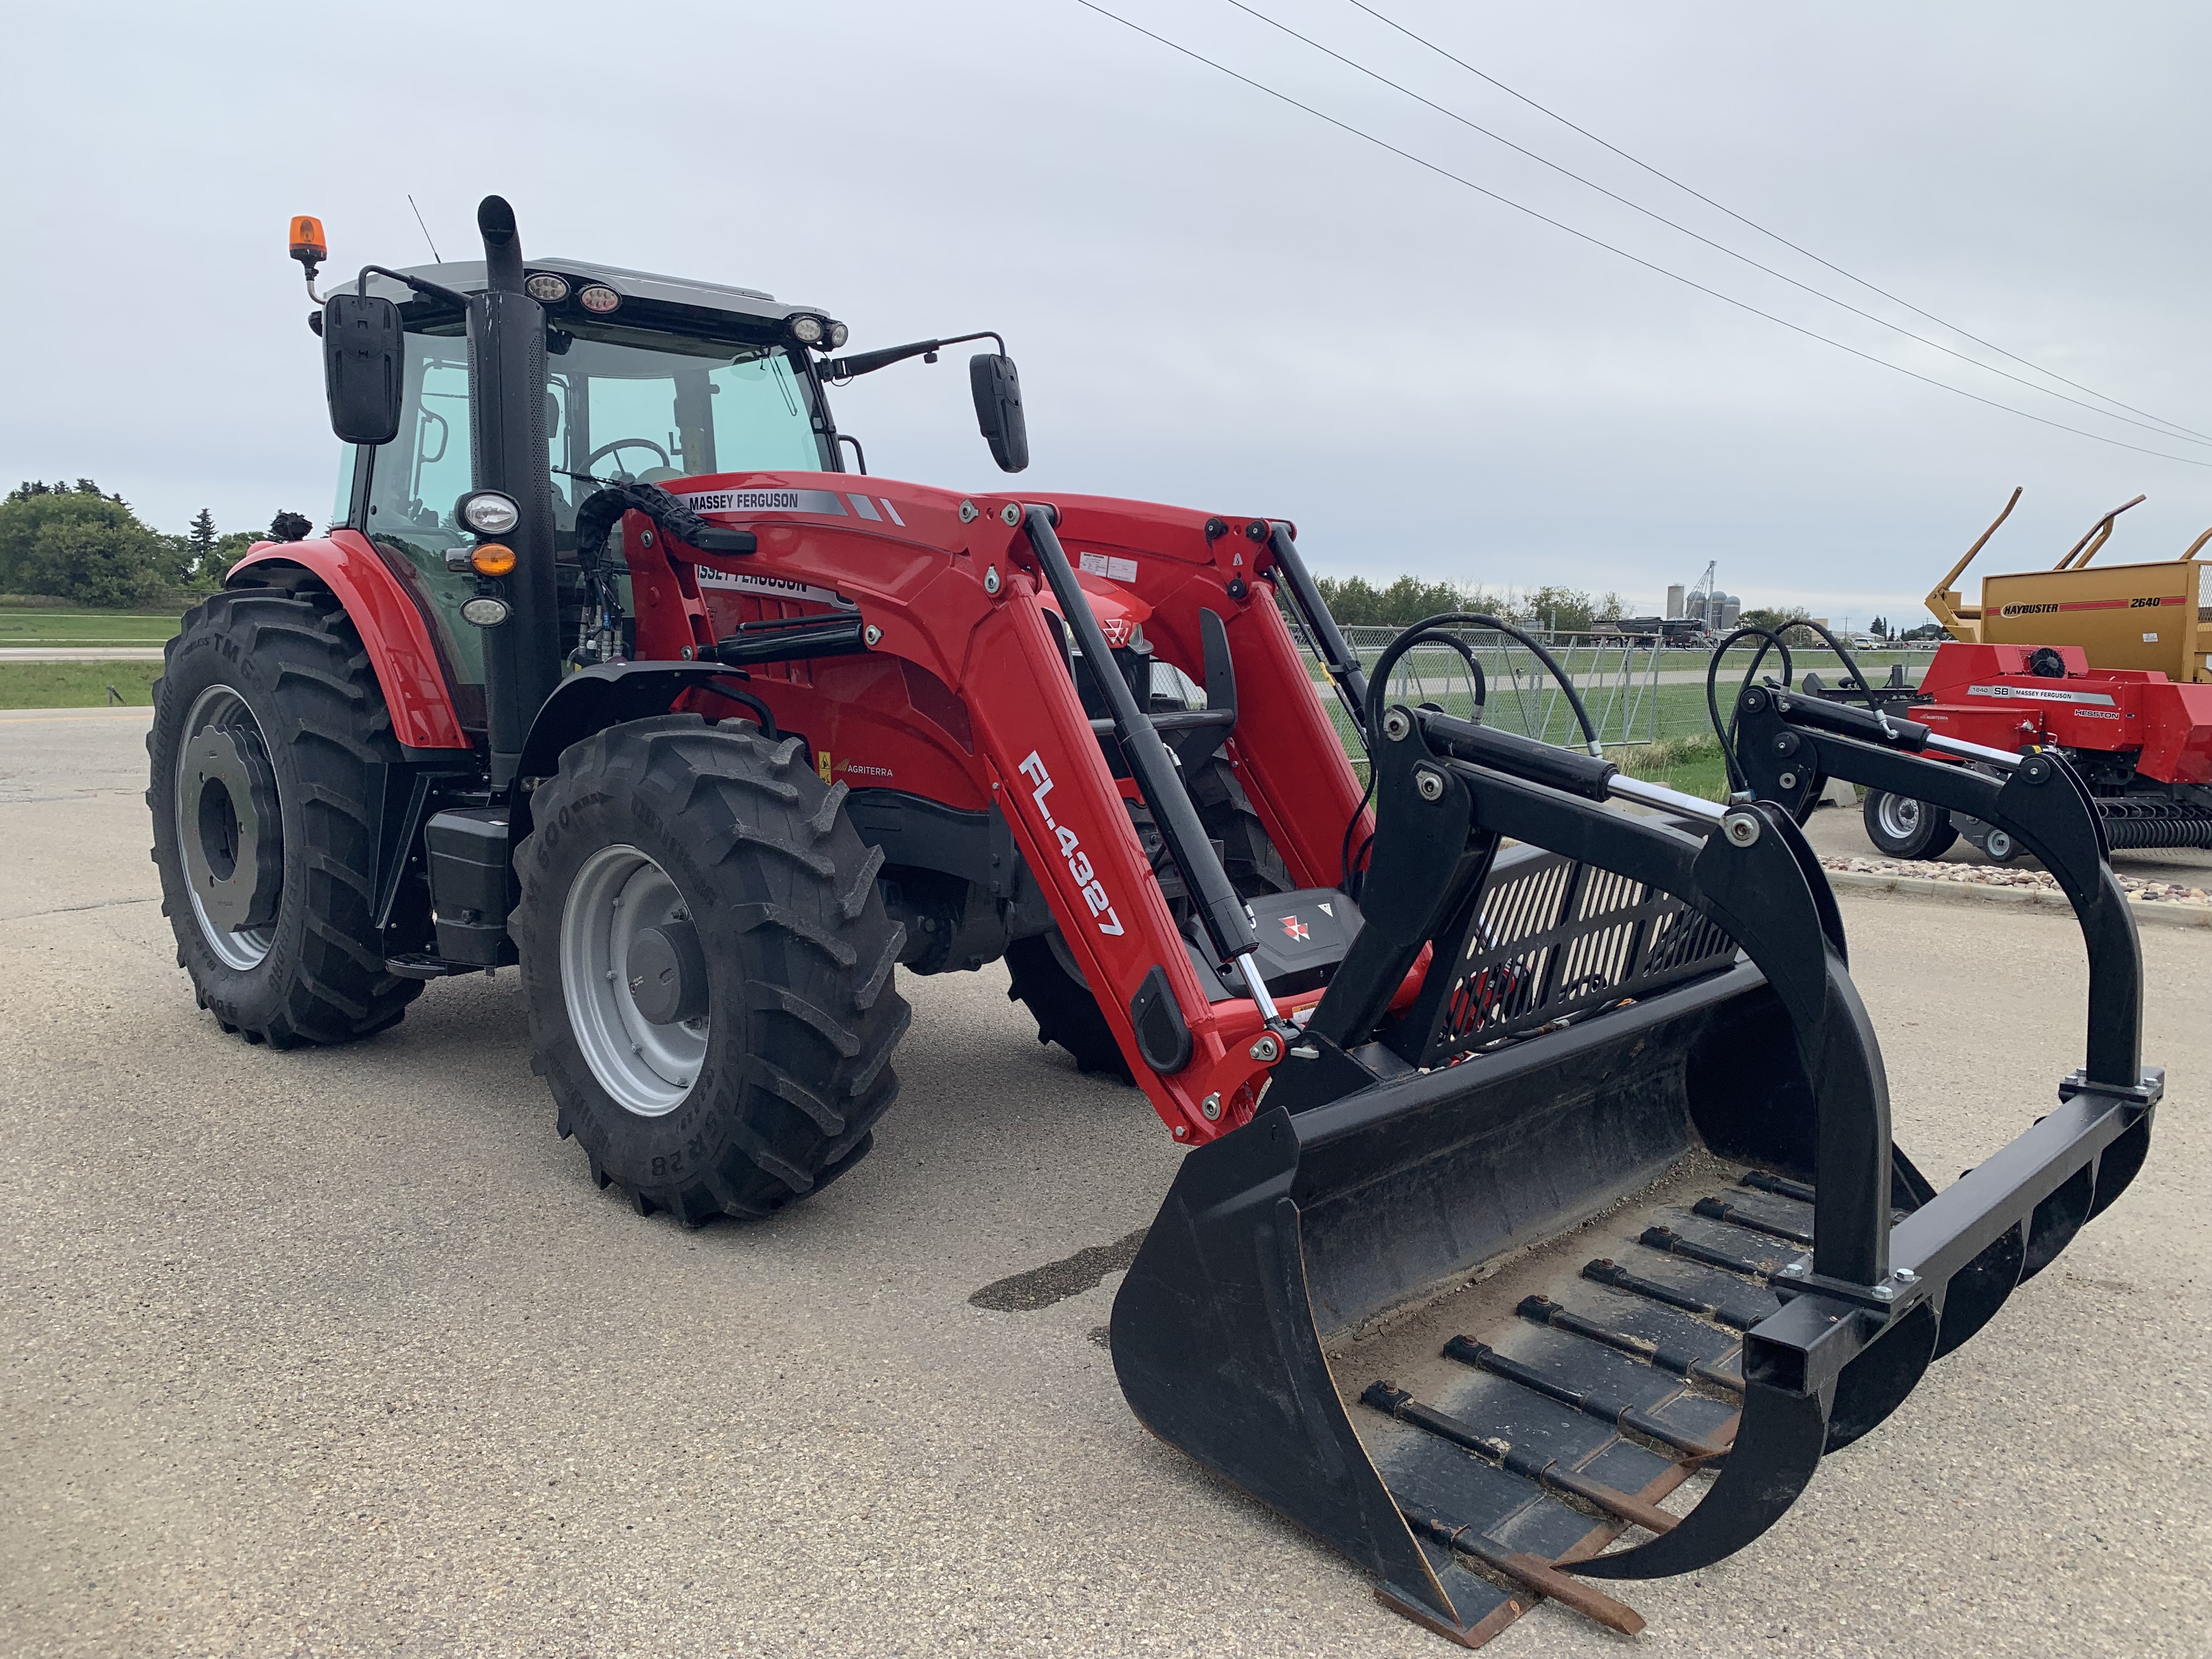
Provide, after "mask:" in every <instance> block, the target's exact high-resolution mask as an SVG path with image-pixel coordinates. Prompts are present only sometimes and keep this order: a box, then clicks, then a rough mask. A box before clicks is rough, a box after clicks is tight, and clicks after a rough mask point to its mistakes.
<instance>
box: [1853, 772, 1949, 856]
mask: <svg viewBox="0 0 2212 1659" xmlns="http://www.w3.org/2000/svg"><path fill="white" fill-rule="evenodd" d="M1861 813H1862V816H1863V817H1864V818H1865V820H1866V832H1867V838H1868V839H1869V841H1871V842H1874V844H1875V846H1876V847H1878V848H1881V850H1882V852H1884V853H1885V854H1887V855H1888V856H1889V857H1891V858H1893V859H1940V858H1942V856H1943V854H1946V853H1948V851H1950V849H1951V843H1952V842H1955V841H1956V840H1958V839H1959V832H1958V830H1957V829H1955V828H1954V827H1953V825H1952V823H1951V815H1950V814H1949V813H1948V812H1947V811H1944V810H1943V809H1942V807H1940V806H1930V805H1929V804H1928V803H1927V802H1926V801H1922V800H1915V799H1912V798H1911V796H1910V795H1893V794H1889V793H1886V792H1885V791H1883V790H1880V789H1869V790H1868V791H1867V798H1866V805H1865V806H1864V807H1863V808H1862V809H1861Z"/></svg>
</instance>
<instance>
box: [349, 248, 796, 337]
mask: <svg viewBox="0 0 2212 1659" xmlns="http://www.w3.org/2000/svg"><path fill="white" fill-rule="evenodd" d="M527 269H529V270H531V271H532V272H536V271H541V270H545V271H556V272H558V273H559V274H560V275H562V276H566V277H568V280H569V286H570V288H571V289H572V290H574V289H581V288H583V287H585V286H586V284H588V283H605V284H606V285H607V286H608V287H609V288H611V289H614V291H615V292H616V293H617V294H619V295H622V296H623V301H624V307H623V309H624V310H625V311H628V310H629V302H630V301H638V302H640V309H641V313H643V315H641V316H639V315H637V313H633V315H634V316H637V320H640V321H644V320H647V319H650V320H652V321H654V322H658V323H659V324H661V325H664V326H666V325H681V324H682V323H683V322H684V321H686V320H690V321H695V322H703V321H709V320H714V321H720V322H722V323H724V324H725V325H727V324H728V323H732V322H734V323H738V324H739V325H743V324H744V323H774V324H781V323H782V322H783V321H784V320H785V319H787V318H790V317H793V316H795V315H797V314H798V313H801V312H806V313H812V314H813V315H816V316H828V315H829V313H828V312H826V311H824V310H823V308H822V307H819V306H801V305H783V304H780V303H779V302H778V301H777V300H776V298H775V295H772V294H763V293H762V292H761V291H760V289H756V288H732V287H728V286H726V285H725V284H723V283H700V282H694V281H692V280H691V279H690V278H689V277H684V276H656V275H654V274H653V272H651V271H647V270H625V269H624V268H623V266H621V265H603V264H594V263H592V262H591V261H588V260H584V259H569V258H560V257H557V256H556V257H553V258H541V259H532V260H530V261H529V262H528V266H527ZM406 270H407V274H408V275H409V276H418V277H420V278H422V280H423V281H424V282H429V283H437V284H439V285H440V286H441V287H442V288H450V289H456V290H458V291H459V292H460V293H463V294H476V293H481V292H482V291H483V285H484V265H483V260H481V259H466V260H455V261H453V263H451V264H435V265H410V266H408V267H406ZM368 281H369V292H370V293H371V294H374V295H379V296H380V297H381V298H384V299H387V300H394V301H398V302H400V303H401V304H402V305H407V304H410V302H411V303H412V304H414V305H417V306H419V305H421V304H422V301H421V300H420V299H418V298H417V297H416V295H413V294H411V293H410V292H409V290H407V289H404V288H403V287H401V286H400V285H399V284H398V283H395V282H393V281H392V279H391V278H390V277H388V276H371V277H370V278H369V279H368ZM573 303H574V302H573V301H570V302H569V303H568V304H565V305H562V306H560V307H555V310H556V313H560V312H565V311H567V310H568V309H569V307H570V306H571V305H573ZM616 315H617V317H620V316H621V315H622V313H616ZM624 320H629V319H624Z"/></svg>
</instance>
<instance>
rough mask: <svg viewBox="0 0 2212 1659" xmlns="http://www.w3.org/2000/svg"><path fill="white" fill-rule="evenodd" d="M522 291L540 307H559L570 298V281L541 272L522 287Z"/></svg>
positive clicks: (548, 272) (549, 272)
mask: <svg viewBox="0 0 2212 1659" xmlns="http://www.w3.org/2000/svg"><path fill="white" fill-rule="evenodd" d="M522 291H523V292H524V293H525V294H527V295H529V296H530V297H531V298H532V299H533V300H535V301H538V303H539V304H540V305H547V306H557V305H559V304H560V303H561V301H563V300H565V299H567V298H568V278H567V277H566V276H555V275H554V274H553V273H552V272H551V271H550V270H541V271H539V272H538V274H537V275H536V276H532V278H531V279H530V280H529V281H528V282H526V283H524V284H523V285H522Z"/></svg>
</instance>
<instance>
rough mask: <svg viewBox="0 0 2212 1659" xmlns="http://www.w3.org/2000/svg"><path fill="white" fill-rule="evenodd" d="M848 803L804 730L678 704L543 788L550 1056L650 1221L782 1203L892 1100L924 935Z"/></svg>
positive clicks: (542, 910)
mask: <svg viewBox="0 0 2212 1659" xmlns="http://www.w3.org/2000/svg"><path fill="white" fill-rule="evenodd" d="M846 793H847V792H846V787H845V786H844V785H843V784H842V783H838V784H825V783H823V781H822V780H821V779H820V778H819V777H817V775H815V772H814V769H813V768H812V767H811V765H809V764H808V763H807V756H806V754H805V748H804V745H803V744H802V743H801V742H800V740H799V738H784V739H782V740H781V741H780V742H771V741H769V739H768V738H766V737H764V736H763V735H762V734H761V733H760V732H758V731H757V729H756V728H755V727H753V726H750V725H749V724H746V723H744V722H743V721H741V720H729V721H726V722H724V723H723V724H721V725H720V726H710V725H708V723H707V722H706V721H705V720H703V719H702V718H701V717H700V716H698V715H696V714H665V715H659V716H655V717H654V718H652V719H649V720H634V721H631V722H629V723H628V724H625V725H622V726H612V727H610V728H609V729H608V730H606V731H604V732H599V733H597V734H596V735H594V736H592V737H590V738H585V739H584V740H583V741H582V742H580V743H578V744H574V745H573V746H572V747H570V748H569V749H568V751H567V752H566V753H564V754H563V755H562V757H561V764H560V769H559V771H558V772H557V774H556V775H555V776H554V777H552V778H551V779H550V780H548V781H546V782H545V783H544V784H543V785H541V786H540V787H538V790H537V792H536V793H535V794H534V795H533V796H532V798H531V819H532V833H531V834H530V835H529V836H528V837H527V838H526V839H525V840H524V842H522V844H521V846H520V848H518V849H517V852H516V855H515V869H516V873H517V875H518V876H519V877H520V883H521V898H520V902H519V903H518V904H517V906H516V907H515V911H514V915H513V921H512V924H511V926H512V931H513V935H514V939H515V944H516V946H517V947H518V949H519V950H520V953H521V958H522V983H523V990H524V995H525V1000H526V1004H527V1007H528V1011H529V1018H530V1038H531V1054H532V1060H531V1065H532V1069H533V1070H535V1071H536V1072H538V1074H539V1075H540V1076H542V1077H544V1079H545V1081H546V1083H547V1085H548V1086H549V1087H550V1089H551V1091H552V1093H553V1100H554V1104H555V1106H556V1109H557V1111H558V1113H559V1118H558V1127H559V1130H560V1133H561V1134H562V1137H563V1138H564V1139H565V1138H567V1137H568V1136H570V1135H574V1137H575V1138H576V1139H577V1142H578V1144H579V1145H580V1146H582V1148H583V1150H584V1154H585V1156H586V1158H588V1159H589V1160H590V1164H591V1170H592V1178H593V1179H594V1180H595V1181H597V1182H598V1183H599V1185H600V1186H601V1187H608V1186H615V1187H619V1188H621V1189H622V1190H623V1193H624V1194H627V1195H628V1196H629V1199H630V1201H631V1203H632V1204H633V1205H634V1206H635V1208H636V1210H637V1212H638V1213H640V1214H641V1215H649V1214H651V1213H653V1212H654V1211H656V1210H666V1211H668V1212H670V1213H671V1214H672V1215H674V1216H675V1217H676V1218H678V1220H679V1221H681V1222H683V1223H684V1225H687V1226H696V1225H700V1224H701V1223H702V1222H705V1221H708V1220H710V1219H712V1218H714V1217H716V1216H732V1217H738V1218H755V1217H761V1216H767V1215H772V1214H774V1213H775V1212H776V1211H778V1210H781V1209H782V1208H783V1207H784V1206H787V1205H788V1204H791V1203H793V1201H795V1200H799V1199H801V1198H805V1197H807V1196H809V1195H811V1194H814V1193H817V1192H819V1191H820V1190H821V1189H822V1188H824V1187H826V1186H828V1185H829V1183H830V1182H832V1181H835V1180H836V1178H837V1177H838V1176H841V1175H842V1174H844V1173H845V1171H846V1170H849V1169H851V1168H852V1167H853V1165H854V1164H856V1163H858V1162H859V1161H860V1158H862V1157H864V1156H865V1155H866V1152H867V1151H868V1149H869V1147H870V1146H871V1145H872V1129H873V1127H874V1125H875V1123H876V1121H877V1120H878V1118H880V1117H881V1116H882V1115H884V1111H885V1110H886V1109H889V1108H890V1104H891V1102H892V1100H893V1099H894V1097H896V1095H897V1093H898V1079H897V1078H896V1076H895V1075H894V1074H893V1073H892V1071H891V1067H890V1053H891V1049H892V1048H893V1047H894V1046H895V1045H896V1043H897V1042H898V1039H899V1037H900V1036H901V1035H902V1033H903V1032H904V1031H905V1030H906V1028H907V1024H908V1018H909V1016H908V1009H907V1005H906V1002H905V1000H904V999H903V998H902V997H901V996H900V995H899V994H898V992H897V989H896V987H895V985H894V983H893V975H894V971H895V964H896V962H897V960H898V956H899V951H900V950H901V949H902V946H903V945H904V943H905V938H906V930H905V929H904V928H903V927H900V926H899V925H898V924H896V923H895V922H893V921H890V919H889V917H887V916H886V915H884V902H883V896H882V894H881V893H880V891H879V890H878V888H877V885H876V874H877V872H878V870H879V869H881V868H882V866H883V855H882V854H881V852H880V851H878V850H877V849H874V848H870V847H868V846H866V844H865V843H863V842H861V840H860V834H859V832H858V831H857V830H856V829H854V827H853V823H852V820H851V819H850V817H848V815H847V814H846V812H845V810H844V800H845V795H846ZM626 902H627V904H628V905H629V911H628V914H627V915H625V914H624V912H623V906H624V904H625V903H626ZM647 929H650V930H651V931H652V932H653V933H654V934H655V935H656V940H655V941H647V939H646V938H645V931H646V930H647ZM687 934H688V935H689V937H688V938H684V937H682V936H684V935H687ZM671 939H673V940H675V941H676V943H675V945H674V946H673V948H672V949H671V945H669V943H668V941H669V940H671ZM654 953H658V954H657V955H656V954H654ZM671 963H674V964H675V965H674V966H673V967H671ZM687 963H688V964H689V966H688V967H686V966H685V965H684V964H687ZM655 973H658V974H659V975H660V979H661V982H662V989H661V992H660V994H659V1000H654V999H655V991H654V987H653V983H652V982H651V981H652V980H653V975H654V974H655ZM649 1011H650V1012H649ZM686 1011H690V1012H686Z"/></svg>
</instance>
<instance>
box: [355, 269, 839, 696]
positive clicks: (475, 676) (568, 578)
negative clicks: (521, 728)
mask: <svg viewBox="0 0 2212 1659" xmlns="http://www.w3.org/2000/svg"><path fill="white" fill-rule="evenodd" d="M484 273H485V265H484V262H483V261H482V260H474V261H470V262H466V263H453V264H435V265H420V266H414V267H410V268H409V269H407V270H403V271H401V272H399V273H398V274H397V275H396V276H382V275H374V274H373V275H371V276H369V278H368V283H367V291H368V294H369V295H371V296H374V297H375V298H379V299H384V300H388V301H392V302H393V303H394V304H395V305H396V306H397V307H398V315H399V318H400V321H401V324H402V328H403V333H402V336H401V337H400V339H399V341H398V352H397V356H398V373H399V382H400V407H399V418H398V430H397V432H396V433H395V434H394V435H393V436H392V440H391V441H389V442H387V443H385V444H381V445H375V444H366V443H363V444H352V445H349V446H348V447H347V448H346V452H345V456H344V459H343V461H342V463H341V465H340V468H339V474H338V489H337V506H336V507H335V509H334V511H333V513H332V515H331V522H332V523H333V524H340V525H350V526H353V527H355V528H356V529H358V530H360V531H362V532H363V533H365V534H366V535H367V536H368V538H369V540H370V541H371V542H372V543H373V544H374V546H375V548H376V550H377V551H378V552H379V553H380V555H381V556H383V557H384V559H385V561H386V562H387V563H388V564H389V565H390V566H391V568H392V572H393V574H395V575H397V576H398V578H399V580H401V581H402V582H403V583H404V584H405V586H407V587H408V589H409V591H410V593H411V594H412V595H413V596H414V598H415V599H416V604H417V605H418V606H419V607H420V609H421V610H422V612H423V614H424V615H425V616H426V617H428V618H429V619H430V620H431V622H432V623H433V626H434V627H435V630H436V633H437V637H438V642H439V644H440V646H441V648H442V650H443V652H444V654H445V656H446V658H447V661H448V663H449V664H450V665H451V667H452V670H453V678H454V679H455V680H456V681H457V682H458V683H459V684H460V685H461V686H463V687H465V688H469V689H471V690H477V691H478V693H479V695H481V688H482V686H483V632H482V630H481V629H477V628H474V627H471V626H470V625H468V624H467V623H465V621H464V620H463V619H462V617H461V614H460V612H461V608H462V606H464V605H466V604H467V603H468V602H469V601H470V600H471V599H473V598H475V597H477V588H478V582H477V573H476V572H475V571H474V570H472V569H471V568H469V567H468V565H467V562H466V555H467V553H468V550H470V549H471V548H472V547H474V546H475V545H476V544H477V540H478V536H477V532H476V531H475V530H473V529H472V528H471V527H470V526H467V525H465V524H463V523H462V522H461V521H460V520H459V517H458V516H457V514H456V511H455V509H456V506H457V504H458V503H459V501H460V499H461V498H462V497H463V496H464V495H467V494H468V493H469V491H470V489H471V487H472V486H473V484H474V483H475V476H474V473H473V470H472V469H473V466H474V460H473V456H472V453H471V441H470V434H471V423H470V404H469V399H470V379H469V356H470V346H471V342H470V339H469V336H468V330H467V321H466V316H465V310H464V308H463V307H462V306H461V305H459V304H458V303H456V301H457V300H458V299H459V298H461V297H463V296H467V295H477V294H481V293H482V292H483V289H484V284H485V274H484ZM410 283H413V284H417V285H419V286H410ZM524 289H525V291H526V293H527V294H528V295H529V296H530V297H531V298H532V299H533V300H535V301H537V302H538V305H539V307H542V308H543V310H544V365H545V368H544V387H545V390H544V416H543V420H544V463H545V469H546V473H547V475H548V478H549V488H548V501H549V502H550V509H551V510H550V530H551V540H552V550H553V553H554V556H555V560H556V580H557V582H558V589H559V596H560V607H561V611H562V621H563V623H564V626H563V627H562V629H561V637H562V639H564V640H566V639H569V638H573V637H574V633H575V623H576V620H577V617H578V615H579V613H580V608H581V605H582V603H583V600H582V597H581V594H580V585H579V581H578V570H577V561H576V509H577V507H578V506H579V505H580V503H581V502H582V501H583V500H584V499H585V497H586V496H587V495H590V494H591V492H592V490H593V489H598V488H599V487H600V486H601V485H602V484H605V483H626V482H634V481H642V482H645V483H660V482H663V481H665V480H667V479H671V478H676V477H702V476H705V475H708V474H711V473H717V472H748V471H783V470H792V471H809V472H814V471H823V472H835V471H842V469H843V459H842V452H843V448H844V446H842V445H841V444H840V443H839V441H838V438H837V435H836V428H835V426H834V424H833V423H832V422H831V419H830V416H829V403H828V400H827V398H825V397H824V396H823V373H822V368H821V365H820V364H819V362H817V352H818V351H819V350H821V349H834V348H835V347H836V345H839V344H842V343H843V341H844V339H845V325H843V324H842V323H838V322H835V321H832V320H831V319H829V317H828V316H826V315H825V314H823V312H822V311H821V310H820V309H819V308H818V307H808V306H789V305H783V304H780V303H778V302H777V301H775V299H774V298H772V297H771V296H770V295H766V294H763V293H760V292H758V291H757V290H756V289H743V288H732V287H727V286H724V285H721V284H718V283H695V282H689V281H684V280H682V279H679V278H676V277H671V276H652V275H649V274H647V273H646V272H643V271H635V270H623V269H622V268H620V267H617V266H612V265H599V264H586V263H584V262H583V261H580V260H575V259H563V258H550V259H538V260H532V262H531V264H530V266H529V274H528V275H527V276H526V278H525V279H524ZM317 320H318V321H319V320H320V318H319V314H318V319H317ZM456 553H458V554H459V555H461V557H460V558H459V559H457V560H454V561H453V564H459V566H460V568H458V569H456V568H452V566H451V565H450V564H449V562H448V556H449V555H452V554H456ZM624 597H625V599H627V595H626V594H625V596H624Z"/></svg>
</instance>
